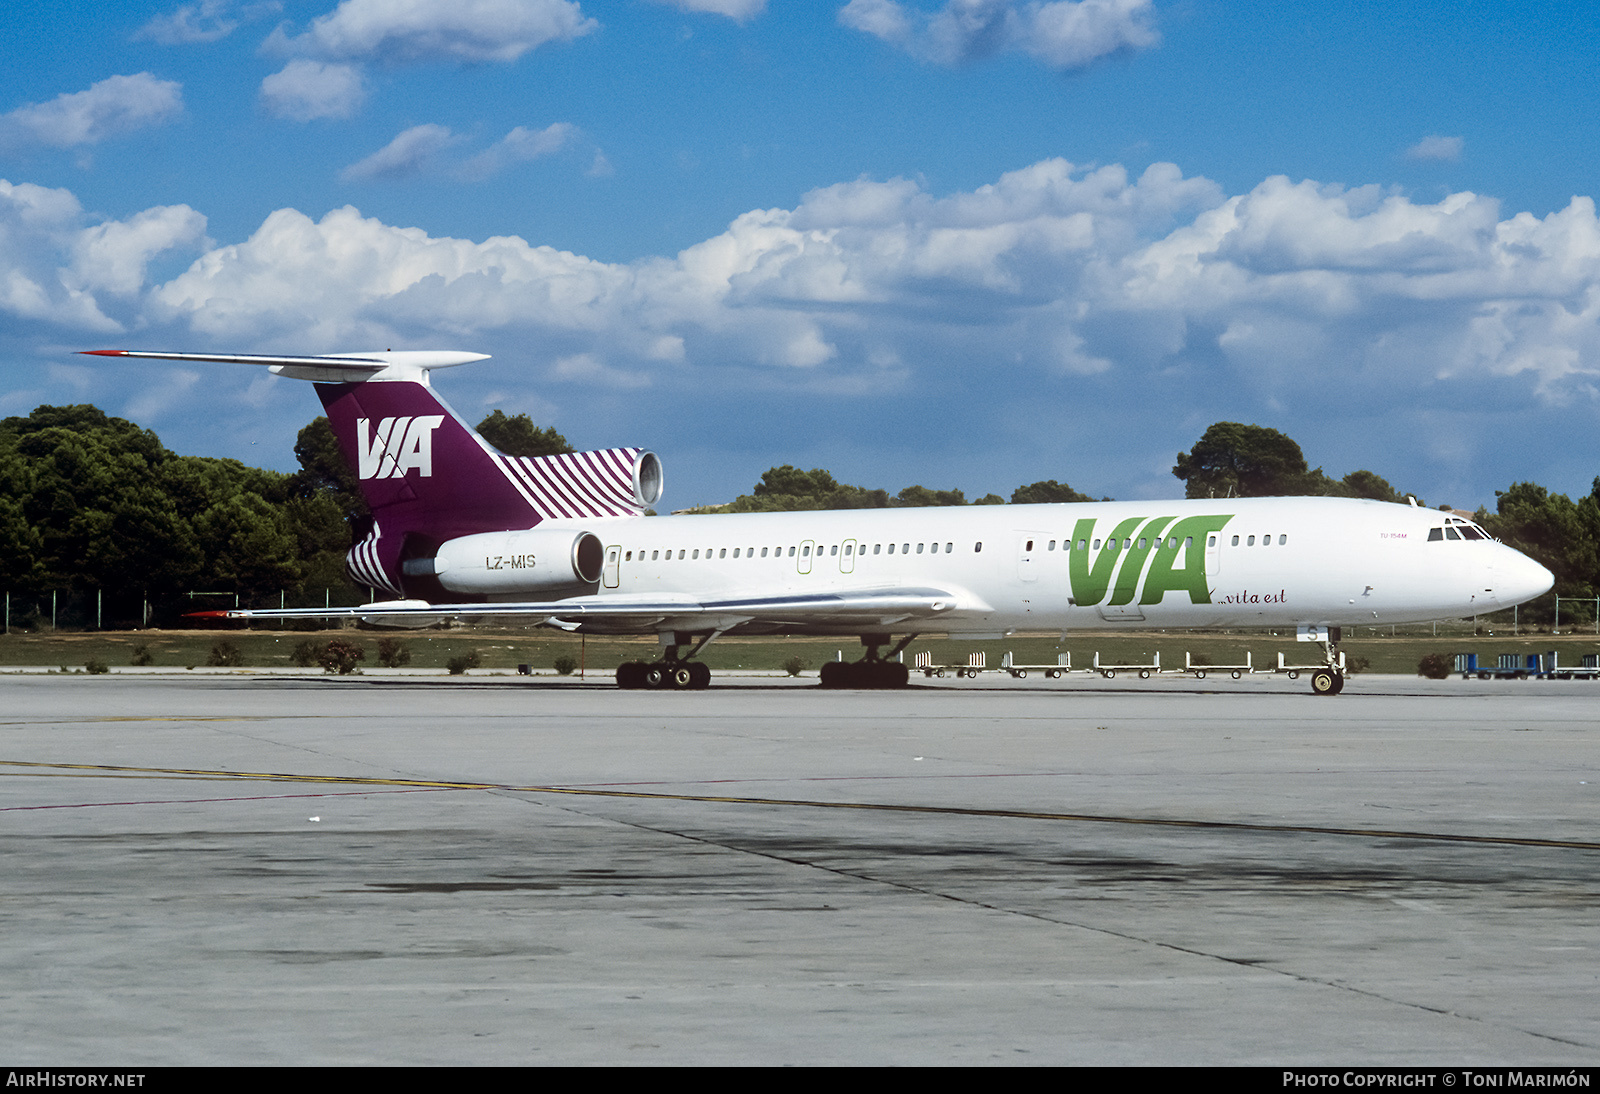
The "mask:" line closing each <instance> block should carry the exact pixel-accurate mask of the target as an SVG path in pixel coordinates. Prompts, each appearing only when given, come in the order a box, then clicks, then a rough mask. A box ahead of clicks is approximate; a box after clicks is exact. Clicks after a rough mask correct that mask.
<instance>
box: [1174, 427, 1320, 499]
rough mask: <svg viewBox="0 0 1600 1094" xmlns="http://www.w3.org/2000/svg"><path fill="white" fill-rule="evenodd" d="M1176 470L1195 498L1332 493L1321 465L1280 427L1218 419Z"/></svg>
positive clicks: (1180, 457)
mask: <svg viewBox="0 0 1600 1094" xmlns="http://www.w3.org/2000/svg"><path fill="white" fill-rule="evenodd" d="M1172 473H1173V474H1174V475H1176V476H1177V477H1178V478H1180V479H1182V480H1183V481H1184V484H1185V485H1184V496H1185V497H1190V498H1212V497H1242V498H1263V497H1278V496H1283V495H1288V494H1322V493H1327V492H1328V491H1327V489H1326V486H1325V485H1324V484H1325V483H1326V482H1327V479H1326V477H1325V476H1323V474H1322V472H1321V470H1320V469H1319V470H1317V471H1315V472H1313V471H1311V470H1309V469H1308V468H1307V467H1306V458H1305V455H1304V453H1302V452H1301V451H1300V446H1299V445H1298V444H1296V443H1295V442H1294V441H1292V440H1290V439H1289V438H1288V437H1286V436H1284V435H1283V434H1282V433H1279V432H1278V431H1277V430H1276V429H1266V428H1264V427H1262V426H1259V425H1243V424H1241V423H1239V422H1217V423H1216V424H1215V425H1213V426H1211V427H1210V428H1209V429H1207V430H1206V431H1205V435H1204V436H1202V437H1201V438H1200V441H1199V443H1197V444H1196V445H1195V446H1194V448H1193V449H1192V450H1190V451H1188V452H1180V453H1178V463H1177V466H1176V467H1174V468H1173V469H1172Z"/></svg>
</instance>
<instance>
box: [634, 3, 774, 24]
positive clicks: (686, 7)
mask: <svg viewBox="0 0 1600 1094" xmlns="http://www.w3.org/2000/svg"><path fill="white" fill-rule="evenodd" d="M656 3H658V4H671V5H672V6H673V7H675V8H677V9H678V10H679V11H701V12H706V13H708V14H710V15H726V16H727V17H728V18H729V19H732V20H733V21H734V22H737V23H743V22H746V21H748V20H750V19H754V18H755V17H756V16H758V15H760V14H761V13H762V12H763V11H765V10H767V0H656Z"/></svg>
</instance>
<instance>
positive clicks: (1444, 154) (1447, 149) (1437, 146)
mask: <svg viewBox="0 0 1600 1094" xmlns="http://www.w3.org/2000/svg"><path fill="white" fill-rule="evenodd" d="M1465 144H1466V142H1465V141H1463V140H1462V139H1461V138H1460V137H1423V138H1422V139H1421V140H1420V141H1418V142H1417V143H1416V144H1413V145H1412V146H1411V147H1410V148H1407V149H1406V159H1408V160H1441V161H1444V162H1448V163H1454V162H1455V161H1457V160H1459V159H1460V158H1461V150H1462V148H1463V147H1464V146H1465Z"/></svg>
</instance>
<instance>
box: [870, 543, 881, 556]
mask: <svg viewBox="0 0 1600 1094" xmlns="http://www.w3.org/2000/svg"><path fill="white" fill-rule="evenodd" d="M882 552H883V544H881V543H874V544H873V545H872V553H873V554H875V555H876V554H881V553H882Z"/></svg>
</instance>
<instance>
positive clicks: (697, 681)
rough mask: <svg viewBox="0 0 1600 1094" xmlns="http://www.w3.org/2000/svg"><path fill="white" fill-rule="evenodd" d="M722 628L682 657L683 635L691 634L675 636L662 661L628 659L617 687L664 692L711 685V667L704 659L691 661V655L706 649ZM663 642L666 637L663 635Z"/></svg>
mask: <svg viewBox="0 0 1600 1094" xmlns="http://www.w3.org/2000/svg"><path fill="white" fill-rule="evenodd" d="M721 633H722V632H721V631H712V632H711V633H710V634H708V635H706V636H705V637H704V638H702V639H701V640H700V641H699V642H698V643H696V644H695V647H694V649H692V650H690V651H689V652H688V653H686V654H684V655H683V656H682V657H679V656H678V647H679V646H681V645H684V644H685V643H684V642H683V641H678V639H679V638H689V637H692V636H688V635H682V636H680V635H673V636H672V637H673V639H674V640H673V641H672V642H671V643H670V644H668V645H667V646H665V647H664V648H663V649H662V651H661V660H659V661H649V662H645V661H624V662H623V663H622V664H620V665H618V666H617V687H619V688H653V689H659V690H662V691H698V690H700V689H701V688H707V687H710V686H711V668H710V666H709V665H707V664H706V663H705V662H703V661H691V660H689V658H691V657H693V656H694V655H695V654H697V653H699V652H700V651H701V650H703V649H705V647H706V643H707V642H710V641H711V640H712V639H713V638H715V637H716V636H717V635H719V634H721ZM663 641H666V637H665V636H663Z"/></svg>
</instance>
